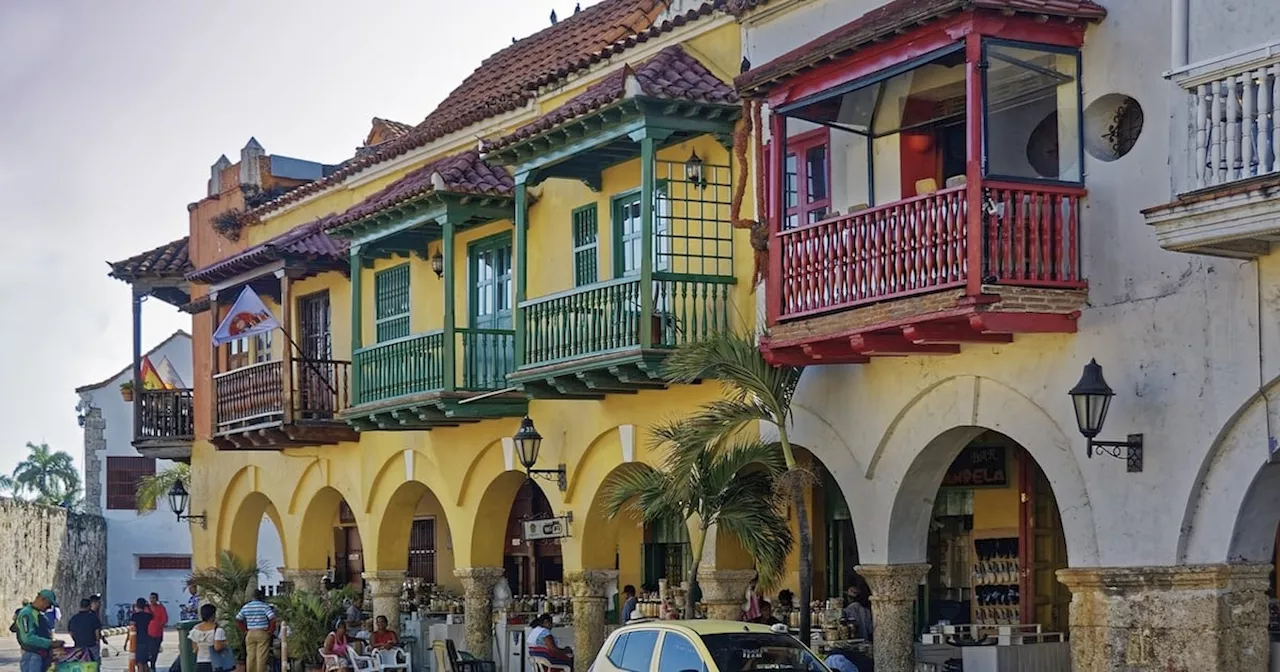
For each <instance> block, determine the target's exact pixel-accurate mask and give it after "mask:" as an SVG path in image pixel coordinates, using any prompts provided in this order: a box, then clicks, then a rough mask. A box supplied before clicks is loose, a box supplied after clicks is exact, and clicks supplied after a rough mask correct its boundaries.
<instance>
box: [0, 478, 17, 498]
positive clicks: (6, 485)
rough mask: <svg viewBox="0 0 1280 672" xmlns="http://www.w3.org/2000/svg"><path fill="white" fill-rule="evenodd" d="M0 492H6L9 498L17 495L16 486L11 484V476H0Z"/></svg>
mask: <svg viewBox="0 0 1280 672" xmlns="http://www.w3.org/2000/svg"><path fill="white" fill-rule="evenodd" d="M0 492H7V493H9V496H10V497H16V496H17V495H18V484H17V483H14V482H13V477H12V476H10V475H8V474H0Z"/></svg>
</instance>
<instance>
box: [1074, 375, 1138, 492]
mask: <svg viewBox="0 0 1280 672" xmlns="http://www.w3.org/2000/svg"><path fill="white" fill-rule="evenodd" d="M1067 394H1069V395H1071V404H1072V405H1073V406H1074V407H1075V411H1076V426H1077V427H1078V428H1079V430H1080V434H1082V435H1083V436H1084V438H1085V440H1086V441H1088V444H1087V447H1086V448H1085V456H1086V457H1089V458H1092V457H1093V452H1094V449H1097V450H1098V451H1099V452H1102V453H1106V454H1107V455H1110V456H1111V457H1114V458H1118V459H1124V460H1126V461H1127V462H1128V465H1127V471H1129V472H1130V473H1137V472H1140V471H1142V435H1141V434H1130V435H1129V436H1128V437H1127V438H1126V440H1124V441H1098V440H1096V439H1095V438H1094V437H1096V436H1098V433H1099V432H1101V431H1102V425H1103V423H1105V422H1106V421H1107V411H1108V410H1109V409H1110V408H1111V398H1112V397H1114V396H1116V393H1115V391H1114V390H1112V389H1111V386H1110V385H1107V381H1106V379H1104V378H1103V377H1102V365H1101V364H1099V363H1098V360H1096V359H1090V360H1089V363H1088V364H1085V365H1084V373H1082V374H1081V375H1080V382H1078V383H1076V386H1075V387H1073V388H1071V391H1070V392H1068V393H1067ZM1121 448H1124V449H1125V452H1124V455H1123V456H1122V455H1121V451H1120V449H1121Z"/></svg>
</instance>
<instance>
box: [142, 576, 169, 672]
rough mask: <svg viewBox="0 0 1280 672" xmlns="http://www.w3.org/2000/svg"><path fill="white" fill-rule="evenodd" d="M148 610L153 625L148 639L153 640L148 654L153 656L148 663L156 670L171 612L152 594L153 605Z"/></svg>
mask: <svg viewBox="0 0 1280 672" xmlns="http://www.w3.org/2000/svg"><path fill="white" fill-rule="evenodd" d="M147 609H149V610H150V611H151V625H149V626H148V627H147V637H148V638H150V639H151V649H150V650H148V651H147V653H150V654H151V658H149V659H148V660H147V662H148V663H149V664H150V665H151V668H152V669H155V667H156V660H157V659H159V658H160V644H161V642H163V641H164V629H165V626H167V625H169V610H168V609H165V608H164V605H163V604H161V603H160V596H159V595H158V594H156V593H151V603H150V604H148V605H147Z"/></svg>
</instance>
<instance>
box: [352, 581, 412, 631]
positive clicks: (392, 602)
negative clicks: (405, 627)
mask: <svg viewBox="0 0 1280 672" xmlns="http://www.w3.org/2000/svg"><path fill="white" fill-rule="evenodd" d="M406 575H408V572H406V571H405V570H403V569H399V570H394V569H393V570H383V571H377V572H365V573H364V574H363V575H362V576H363V577H364V580H365V581H368V582H369V595H370V597H371V598H372V602H373V604H371V605H370V608H371V609H372V611H373V617H374V618H377V617H379V616H386V617H387V627H388V628H389V629H391V630H394V631H396V632H400V594H401V593H403V592H404V578H405V576H406Z"/></svg>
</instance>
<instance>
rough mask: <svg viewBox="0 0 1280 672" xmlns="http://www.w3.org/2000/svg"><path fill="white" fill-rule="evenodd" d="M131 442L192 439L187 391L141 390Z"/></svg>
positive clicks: (188, 392)
mask: <svg viewBox="0 0 1280 672" xmlns="http://www.w3.org/2000/svg"><path fill="white" fill-rule="evenodd" d="M134 403H136V404H138V407H139V408H138V426H137V427H136V428H135V431H134V440H135V441H190V440H192V439H194V438H195V418H194V416H193V415H192V412H191V409H192V407H191V390H142V392H141V393H139V394H138V396H137V399H136V400H135V401H134Z"/></svg>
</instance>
